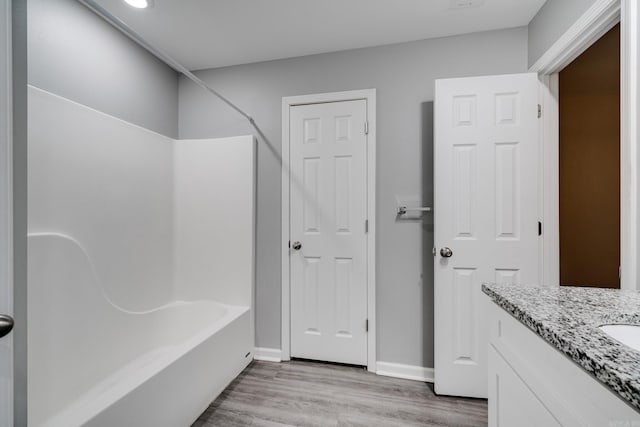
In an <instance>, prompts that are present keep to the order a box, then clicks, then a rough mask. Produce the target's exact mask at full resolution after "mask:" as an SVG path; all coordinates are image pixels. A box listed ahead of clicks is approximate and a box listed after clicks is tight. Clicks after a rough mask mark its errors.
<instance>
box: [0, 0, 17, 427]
mask: <svg viewBox="0 0 640 427" xmlns="http://www.w3.org/2000/svg"><path fill="white" fill-rule="evenodd" d="M0 8H1V9H2V10H1V11H0V20H1V21H2V24H3V25H2V27H4V30H3V32H2V35H1V36H0V40H2V43H3V47H2V49H3V52H2V54H3V57H2V58H1V59H0V67H2V69H1V71H0V76H1V77H2V79H1V80H2V82H1V83H0V84H1V85H2V86H1V87H0V94H2V95H3V96H0V99H2V98H4V102H2V103H0V132H1V133H2V135H1V137H0V234H1V235H5V236H7V237H6V239H4V240H3V241H0V256H1V257H2V262H1V263H0V265H2V266H4V267H5V268H3V269H2V270H4V272H3V273H2V274H1V275H0V288H5V287H6V288H7V290H8V291H7V295H6V296H7V304H8V307H7V308H8V313H5V314H9V315H11V316H13V315H14V313H13V292H12V288H13V161H12V160H13V149H12V147H13V125H12V124H13V114H12V111H13V96H12V94H13V78H12V75H13V60H12V57H13V32H12V10H13V9H12V4H11V1H10V0H3V1H2V3H0ZM0 296H5V295H4V293H2V294H0ZM3 340H9V343H10V344H9V345H10V346H12V347H13V341H14V340H13V332H12V333H10V334H9V335H7V336H6V337H4V338H3ZM10 357H11V362H10V363H11V364H12V365H13V354H12V355H11V356H10ZM13 369H14V368H13V367H12V370H13ZM13 381H15V374H12V382H11V387H10V389H11V391H10V402H8V409H9V413H8V414H6V415H7V416H8V418H9V421H10V423H11V425H13V422H14V401H15V399H14V396H13V393H14V390H15V387H14V386H13ZM0 424H2V420H0Z"/></svg>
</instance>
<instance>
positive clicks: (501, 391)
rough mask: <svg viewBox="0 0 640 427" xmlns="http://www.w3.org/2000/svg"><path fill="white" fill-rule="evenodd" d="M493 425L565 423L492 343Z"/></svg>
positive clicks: (490, 355) (500, 426)
mask: <svg viewBox="0 0 640 427" xmlns="http://www.w3.org/2000/svg"><path fill="white" fill-rule="evenodd" d="M489 426H490V427H510V426H519V427H527V426H531V427H540V426H544V427H552V426H561V424H560V423H559V422H558V420H556V419H555V417H554V416H553V415H552V414H551V413H550V412H549V410H548V409H547V408H546V407H545V406H544V405H543V404H542V402H540V400H538V398H537V396H536V395H535V394H534V393H533V392H532V391H531V389H529V387H528V386H527V385H526V384H525V383H524V381H522V379H521V378H520V377H519V376H518V374H516V372H515V371H514V370H513V369H511V367H510V366H509V365H508V364H507V362H506V361H505V360H504V359H503V358H502V356H500V354H499V353H498V352H497V351H496V350H495V349H494V348H493V346H492V345H489Z"/></svg>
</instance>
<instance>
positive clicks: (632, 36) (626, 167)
mask: <svg viewBox="0 0 640 427" xmlns="http://www.w3.org/2000/svg"><path fill="white" fill-rule="evenodd" d="M639 21H640V17H639V8H638V2H637V0H622V11H621V25H620V48H621V52H620V72H621V74H620V94H621V96H620V175H621V176H620V178H621V179H620V204H621V206H620V288H621V289H633V290H635V289H638V288H639V287H640V284H638V282H637V280H638V235H637V234H638V220H639V218H638V143H639V141H638V136H639V135H638V113H639V111H638V102H640V101H639V99H638V97H639V94H638V90H639V87H638V78H639V77H638V72H639V69H638V65H639V64H638V48H639V42H638V36H639V35H640V34H639V31H638V26H639V25H640V22H639Z"/></svg>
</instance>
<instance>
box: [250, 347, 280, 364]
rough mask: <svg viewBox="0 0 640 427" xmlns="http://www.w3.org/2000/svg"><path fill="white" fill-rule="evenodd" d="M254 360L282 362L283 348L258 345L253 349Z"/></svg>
mask: <svg viewBox="0 0 640 427" xmlns="http://www.w3.org/2000/svg"><path fill="white" fill-rule="evenodd" d="M253 360H262V361H265V362H282V350H280V349H279V348H265V347H256V348H254V349H253Z"/></svg>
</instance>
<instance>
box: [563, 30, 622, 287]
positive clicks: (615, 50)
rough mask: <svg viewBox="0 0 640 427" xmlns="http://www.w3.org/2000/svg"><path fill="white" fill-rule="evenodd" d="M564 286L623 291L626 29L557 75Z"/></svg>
mask: <svg viewBox="0 0 640 427" xmlns="http://www.w3.org/2000/svg"><path fill="white" fill-rule="evenodd" d="M559 94H560V96H559V117H560V122H559V123H560V135H559V137H560V142H559V204H560V216H559V223H560V224H559V226H560V233H559V234H560V284H561V285H565V286H589V287H607V288H619V287H620V276H619V266H620V24H617V25H616V26H614V27H613V28H612V29H611V30H609V31H608V32H607V33H606V34H604V35H603V36H602V37H601V38H600V39H599V40H597V41H596V42H595V43H594V44H593V45H591V46H590V47H589V48H588V49H587V50H586V51H584V52H583V53H582V54H581V55H580V56H578V57H577V58H576V59H575V60H574V61H573V62H571V63H570V64H569V65H568V66H567V67H565V68H564V69H563V70H562V71H560V73H559Z"/></svg>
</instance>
